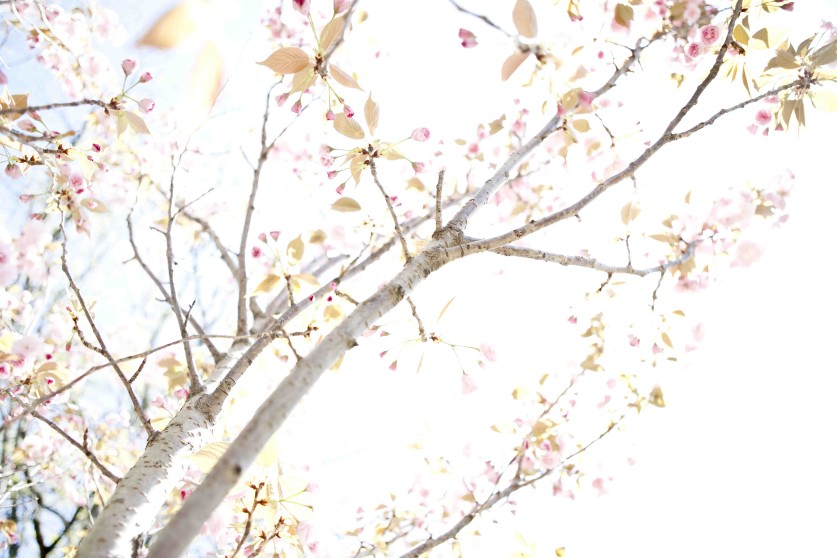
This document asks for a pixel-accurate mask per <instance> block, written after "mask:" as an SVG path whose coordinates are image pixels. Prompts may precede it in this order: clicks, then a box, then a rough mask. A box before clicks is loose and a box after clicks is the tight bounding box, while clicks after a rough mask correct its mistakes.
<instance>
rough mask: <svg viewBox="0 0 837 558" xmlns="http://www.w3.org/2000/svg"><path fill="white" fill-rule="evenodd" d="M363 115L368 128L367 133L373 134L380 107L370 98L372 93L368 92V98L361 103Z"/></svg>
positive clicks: (376, 125) (376, 126)
mask: <svg viewBox="0 0 837 558" xmlns="http://www.w3.org/2000/svg"><path fill="white" fill-rule="evenodd" d="M363 116H364V118H366V126H367V127H368V128H369V133H370V134H371V135H373V136H374V135H375V130H376V129H377V128H378V119H379V118H380V116H381V109H380V107H379V106H378V103H376V102H375V101H373V100H372V93H370V94H369V98H368V99H366V103H365V104H364V105H363Z"/></svg>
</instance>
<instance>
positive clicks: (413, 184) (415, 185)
mask: <svg viewBox="0 0 837 558" xmlns="http://www.w3.org/2000/svg"><path fill="white" fill-rule="evenodd" d="M407 189H408V190H415V191H416V192H424V191H425V190H426V189H427V188H425V186H424V183H423V182H422V181H421V180H419V178H418V177H417V176H414V177H412V178H411V179H410V180H408V181H407Z"/></svg>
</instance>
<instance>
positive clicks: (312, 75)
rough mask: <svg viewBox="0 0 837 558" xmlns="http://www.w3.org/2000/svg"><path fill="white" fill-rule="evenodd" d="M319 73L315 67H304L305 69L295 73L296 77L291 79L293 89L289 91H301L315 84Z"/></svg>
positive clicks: (290, 92)
mask: <svg viewBox="0 0 837 558" xmlns="http://www.w3.org/2000/svg"><path fill="white" fill-rule="evenodd" d="M317 75H318V74H317V72H315V71H314V68H310V67H308V68H304V69H303V70H300V71H299V72H297V73H295V74H294V78H293V80H292V81H291V90H290V91H289V94H292V93H300V92H302V91H305V90H306V89H308V88H309V87H311V86H312V85H314V82H316V81H317Z"/></svg>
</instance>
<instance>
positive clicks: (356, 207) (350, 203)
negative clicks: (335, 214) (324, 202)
mask: <svg viewBox="0 0 837 558" xmlns="http://www.w3.org/2000/svg"><path fill="white" fill-rule="evenodd" d="M331 209H333V210H334V211H340V212H344V213H345V212H350V211H360V204H359V203H357V202H356V201H355V200H353V199H352V198H345V197H344V198H340V199H339V200H337V201H336V202H334V203H333V204H331Z"/></svg>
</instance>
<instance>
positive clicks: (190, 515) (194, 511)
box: [149, 240, 445, 558]
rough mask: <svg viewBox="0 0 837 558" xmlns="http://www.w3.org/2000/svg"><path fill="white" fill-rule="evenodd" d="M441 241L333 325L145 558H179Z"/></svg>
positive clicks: (439, 249)
mask: <svg viewBox="0 0 837 558" xmlns="http://www.w3.org/2000/svg"><path fill="white" fill-rule="evenodd" d="M442 254H443V246H442V241H440V240H437V241H435V242H433V243H431V244H430V245H428V246H427V247H426V248H425V250H424V251H422V252H421V253H420V254H419V255H417V256H416V257H415V258H413V259H412V260H410V262H409V263H407V264H406V265H405V267H404V269H403V270H402V271H401V272H400V273H399V274H398V275H396V276H395V278H393V279H392V281H390V282H389V283H388V284H387V285H386V286H385V287H383V288H381V289H380V290H379V291H378V292H377V293H375V294H374V295H372V296H371V297H369V298H368V299H367V300H365V301H364V302H363V303H361V304H360V306H358V307H357V309H355V311H354V312H352V314H350V315H349V316H348V317H347V318H346V319H345V320H343V322H342V323H341V324H340V325H339V326H337V328H335V329H334V330H333V331H332V332H331V333H330V334H329V335H328V336H327V337H326V338H325V339H323V341H322V342H321V343H320V344H319V345H318V346H317V347H316V348H315V349H314V350H313V351H311V353H310V354H309V355H308V356H306V357H305V359H303V360H302V361H300V362H299V363H298V364H297V365H296V366H295V367H294V369H293V370H292V371H291V373H290V375H289V376H288V377H287V378H285V380H283V381H282V383H281V384H280V385H279V387H277V388H276V390H274V392H273V393H272V394H271V395H270V396H269V397H268V398H267V399H266V400H265V401H264V403H262V405H261V406H260V407H259V409H258V410H257V411H256V414H255V416H254V417H253V419H252V420H251V421H250V422H249V423H248V424H247V426H246V427H245V428H244V430H243V431H242V432H241V434H239V435H238V437H237V438H236V439H235V441H234V442H233V443H232V445H231V447H230V449H229V450H228V451H227V452H225V453H224V455H223V456H222V457H221V459H220V460H219V461H218V463H217V464H216V465H215V467H214V468H213V469H212V471H210V473H209V475H207V477H206V479H204V481H203V482H202V483H201V484H200V486H198V488H197V489H196V490H195V491H194V492H193V493H192V494H191V495H190V496H189V498H187V499H186V502H184V504H183V507H182V508H181V509H180V511H179V512H178V513H177V514H176V515H175V516H174V518H173V519H172V520H171V521H169V523H168V525H166V527H165V528H164V529H163V530H162V531H160V533H159V534H158V535H157V537H156V539H155V541H154V544H153V545H152V547H151V551H150V554H149V556H150V557H157V558H163V557H176V556H180V555H181V554H182V553H183V552H184V551H185V550H186V548H187V547H188V546H189V543H190V542H191V541H192V539H193V538H194V536H195V535H196V534H197V533H198V532H199V531H200V529H201V526H202V525H203V523H204V521H206V519H207V518H208V517H209V515H210V514H211V513H212V511H213V510H215V508H217V507H218V505H219V504H220V503H221V500H223V499H224V497H225V496H226V495H227V493H228V492H229V490H230V489H231V488H232V487H233V486H234V485H235V484H236V482H238V480H239V478H240V477H241V475H242V474H243V473H244V472H245V471H246V470H247V468H248V467H249V466H250V464H251V463H252V462H253V460H254V459H255V458H256V456H257V455H258V454H259V452H260V451H261V449H262V447H264V445H265V444H266V443H267V441H268V440H269V439H270V437H271V436H272V435H273V433H274V432H275V431H276V430H277V429H278V428H279V427H280V426H281V425H282V423H283V422H284V421H285V419H286V418H287V417H288V415H289V414H290V412H291V411H292V410H293V408H294V407H295V406H296V404H297V403H298V402H299V401H300V400H301V399H302V397H304V396H305V394H306V393H307V392H308V390H309V389H310V388H311V386H313V385H314V383H316V381H317V379H319V377H320V375H321V374H322V373H323V371H324V370H326V369H327V368H328V367H329V366H331V364H333V363H334V361H336V360H337V358H338V357H340V355H342V354H344V353H345V352H346V351H348V350H349V349H351V348H352V347H354V346H355V345H357V342H356V341H355V339H357V338H358V337H360V335H361V334H362V333H363V332H364V331H366V330H367V329H368V328H369V327H371V326H372V325H373V324H374V323H375V322H376V321H377V320H378V319H379V318H380V317H382V316H383V315H384V314H386V313H387V312H389V311H390V310H391V309H393V308H394V307H395V306H396V305H397V304H398V303H399V302H400V301H401V300H402V299H403V298H404V297H406V296H407V295H408V294H409V293H410V292H411V291H412V290H413V289H414V288H415V286H416V285H417V284H418V283H420V282H421V281H422V280H423V279H424V278H425V277H427V276H428V275H430V273H432V272H433V271H435V270H436V269H438V268H439V267H441V266H442V265H443V264H444V263H445V259H444V256H443V255H442Z"/></svg>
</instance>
